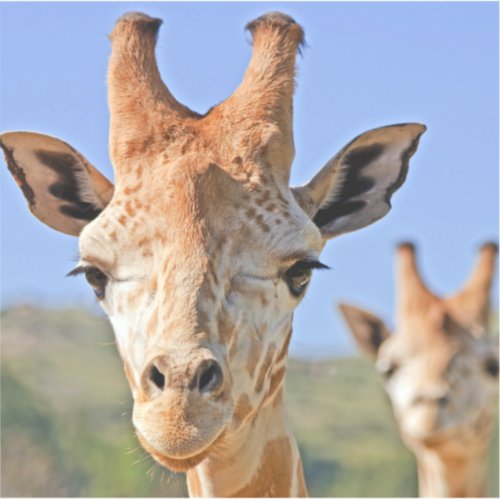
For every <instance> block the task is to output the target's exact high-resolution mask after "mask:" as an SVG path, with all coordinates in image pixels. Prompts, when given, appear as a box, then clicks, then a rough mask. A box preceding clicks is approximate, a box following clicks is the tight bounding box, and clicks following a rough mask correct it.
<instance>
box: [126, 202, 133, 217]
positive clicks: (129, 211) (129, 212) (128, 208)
mask: <svg viewBox="0 0 500 500" xmlns="http://www.w3.org/2000/svg"><path fill="white" fill-rule="evenodd" d="M125 211H126V212H127V215H129V216H130V217H133V215H134V214H135V210H134V209H133V208H132V203H131V202H130V200H127V203H125Z"/></svg>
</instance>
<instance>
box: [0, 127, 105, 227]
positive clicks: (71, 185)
mask: <svg viewBox="0 0 500 500" xmlns="http://www.w3.org/2000/svg"><path fill="white" fill-rule="evenodd" d="M0 146H1V147H2V149H3V152H4V155H5V160H6V162H7V166H8V168H9V170H10V173H11V174H12V175H13V177H14V179H15V180H16V182H17V184H18V186H19V187H20V188H21V191H22V192H23V194H24V197H25V198H26V200H27V201H28V205H29V209H30V211H31V212H32V213H33V215H34V216H35V217H37V218H38V219H39V220H41V221H42V222H43V223H44V224H47V225H48V226H50V227H52V228H54V229H56V230H57V231H61V232H62V233H66V234H71V235H73V236H78V235H79V234H80V231H81V230H82V229H83V227H84V226H85V225H86V224H88V223H89V222H90V221H91V220H93V219H94V218H95V217H97V216H98V215H99V213H100V212H101V211H102V210H103V209H104V207H106V205H107V204H108V203H109V200H110V199H111V197H112V196H113V190H114V188H113V184H112V183H111V182H110V181H109V180H108V179H106V177H104V176H103V175H102V174H101V173H100V172H99V171H98V170H97V169H96V168H95V167H93V166H92V165H91V164H90V163H89V162H88V161H87V160H86V159H85V158H84V157H83V156H82V155H81V154H80V153H78V151H76V150H75V149H73V148H72V147H71V146H70V145H69V144H66V143H65V142H63V141H61V140H60V139H56V138H54V137H50V136H48V135H43V134H35V133H33V132H7V133H5V134H2V135H0Z"/></svg>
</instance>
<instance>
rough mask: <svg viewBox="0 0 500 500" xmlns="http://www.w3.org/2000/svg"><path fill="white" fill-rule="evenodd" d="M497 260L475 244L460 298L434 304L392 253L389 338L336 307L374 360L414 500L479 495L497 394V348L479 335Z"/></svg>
mask: <svg viewBox="0 0 500 500" xmlns="http://www.w3.org/2000/svg"><path fill="white" fill-rule="evenodd" d="M497 251H498V249H497V245H496V244H493V243H488V244H486V245H484V246H483V247H482V248H481V250H480V253H479V259H478V262H477V264H476V267H475V269H474V271H473V273H472V275H471V277H470V279H469V280H468V282H467V283H466V285H465V286H464V287H463V289H462V290H461V291H460V292H458V293H456V294H454V295H451V296H449V297H446V298H443V299H442V298H439V297H437V296H436V295H434V294H433V293H432V292H430V291H429V290H428V289H427V287H426V286H425V285H424V283H423V281H422V279H421V278H420V276H419V273H418V270H417V266H416V262H415V249H414V246H413V245H411V244H402V245H400V246H399V249H398V261H399V276H398V290H397V297H398V302H399V303H398V308H397V315H396V332H397V335H391V334H390V333H389V330H388V329H387V327H386V326H385V325H384V323H383V322H382V321H381V320H380V319H379V318H378V317H377V316H375V315H373V314H372V313H369V312H367V311H364V310H362V309H359V308H357V307H353V306H350V305H346V304H342V305H341V306H340V309H341V311H342V313H343V315H344V317H345V319H346V321H347V323H348V325H349V327H350V329H351V332H352V334H353V336H354V339H355V340H356V342H357V344H358V346H359V348H360V349H361V350H362V351H363V352H364V353H365V354H367V355H368V356H371V357H373V358H376V366H377V369H378V370H379V372H380V373H381V374H382V376H383V378H384V385H385V389H386V391H387V393H388V394H389V397H390V399H391V402H392V405H393V409H394V414H395V417H396V420H397V423H398V425H399V429H400V432H401V436H402V438H403V440H404V442H405V443H406V445H407V446H408V447H409V448H410V449H411V450H412V451H413V452H414V453H415V455H416V458H417V463H418V476H419V491H420V496H422V497H427V496H438V497H478V496H485V495H486V489H485V482H486V472H487V463H486V452H487V448H488V445H489V442H490V438H491V432H492V427H493V422H494V417H495V401H496V400H497V398H496V393H497V389H498V344H497V342H496V341H493V340H492V339H490V338H488V336H487V327H488V317H489V316H488V313H489V298H490V288H491V282H492V278H493V274H494V270H495V257H496V254H497Z"/></svg>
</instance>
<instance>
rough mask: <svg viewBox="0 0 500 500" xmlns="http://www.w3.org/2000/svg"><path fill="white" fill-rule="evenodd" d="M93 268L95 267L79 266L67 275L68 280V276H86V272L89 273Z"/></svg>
mask: <svg viewBox="0 0 500 500" xmlns="http://www.w3.org/2000/svg"><path fill="white" fill-rule="evenodd" d="M91 267H94V266H77V267H75V268H74V269H73V270H71V271H70V272H69V273H67V274H66V278H67V277H68V276H78V275H79V274H85V272H86V271H88V270H89V269H90V268H91Z"/></svg>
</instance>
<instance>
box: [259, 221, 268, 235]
mask: <svg viewBox="0 0 500 500" xmlns="http://www.w3.org/2000/svg"><path fill="white" fill-rule="evenodd" d="M259 226H260V228H261V229H262V231H264V232H265V233H268V232H269V231H271V228H270V227H269V226H268V225H267V224H266V223H264V222H263V223H262V224H259Z"/></svg>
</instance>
